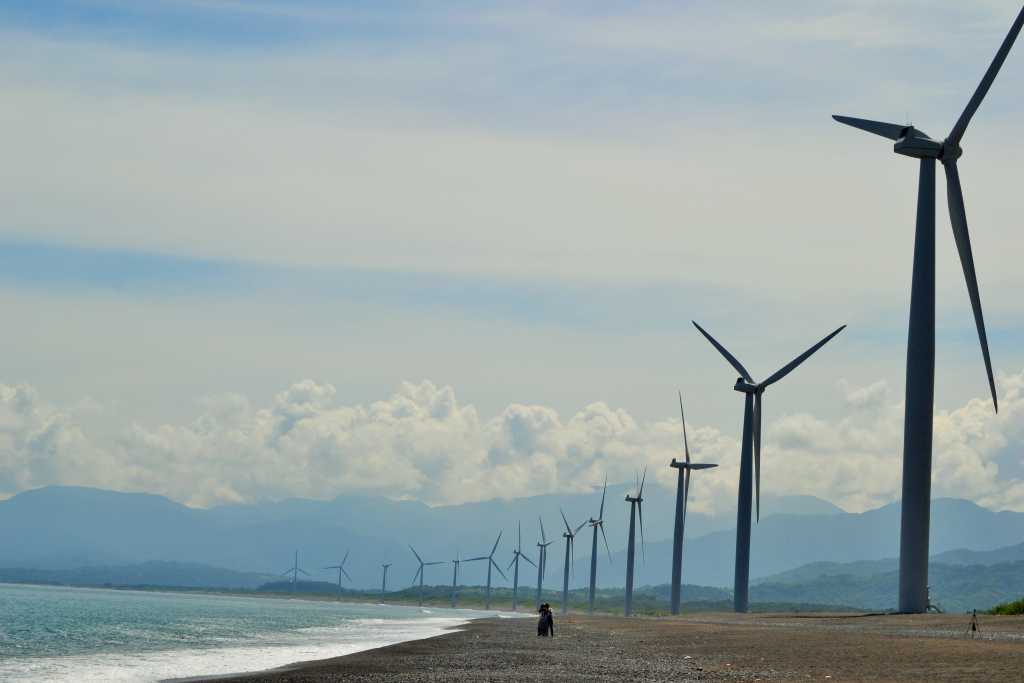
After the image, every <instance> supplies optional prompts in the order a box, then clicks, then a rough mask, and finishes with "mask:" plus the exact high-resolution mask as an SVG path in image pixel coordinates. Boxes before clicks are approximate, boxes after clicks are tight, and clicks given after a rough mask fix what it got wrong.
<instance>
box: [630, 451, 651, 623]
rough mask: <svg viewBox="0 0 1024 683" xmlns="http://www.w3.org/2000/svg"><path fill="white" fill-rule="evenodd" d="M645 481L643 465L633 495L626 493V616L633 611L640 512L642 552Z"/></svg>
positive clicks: (645, 474) (645, 469) (645, 472)
mask: <svg viewBox="0 0 1024 683" xmlns="http://www.w3.org/2000/svg"><path fill="white" fill-rule="evenodd" d="M645 481H647V468H646V467H644V476H643V478H642V479H641V478H639V477H638V478H637V487H636V488H637V492H636V495H635V496H630V495H629V494H628V493H627V494H626V502H627V503H629V542H628V545H627V546H626V610H625V613H626V616H627V617H628V616H629V615H630V614H632V613H633V566H634V562H635V560H636V516H637V513H638V512H639V513H640V552H641V554H643V553H644V482H645Z"/></svg>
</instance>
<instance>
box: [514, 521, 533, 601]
mask: <svg viewBox="0 0 1024 683" xmlns="http://www.w3.org/2000/svg"><path fill="white" fill-rule="evenodd" d="M519 558H522V559H524V560H526V561H527V562H529V563H530V564H533V560H531V559H530V558H529V557H527V556H526V553H524V552H523V523H522V522H520V523H519V545H518V546H517V547H516V548H515V549H514V550H513V551H512V561H511V562H509V563H508V567H506V569H511V568H512V567H515V572H513V574H512V611H513V612H515V611H516V608H517V607H518V606H519ZM533 566H534V567H536V566H537V565H535V564H533Z"/></svg>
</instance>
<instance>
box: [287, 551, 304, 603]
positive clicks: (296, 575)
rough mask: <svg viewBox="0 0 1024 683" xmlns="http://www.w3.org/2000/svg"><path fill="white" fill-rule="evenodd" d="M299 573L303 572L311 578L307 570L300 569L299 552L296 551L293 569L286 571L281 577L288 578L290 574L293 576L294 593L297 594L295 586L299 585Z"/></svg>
mask: <svg viewBox="0 0 1024 683" xmlns="http://www.w3.org/2000/svg"><path fill="white" fill-rule="evenodd" d="M299 572H302V573H303V574H305V575H306V576H309V573H308V572H307V571H306V570H305V569H300V568H299V551H298V550H296V551H295V564H294V565H292V568H291V569H286V570H284V571H283V572H281V576H288V575H289V574H291V575H292V593H294V592H295V586H296V585H297V584H298V583H299Z"/></svg>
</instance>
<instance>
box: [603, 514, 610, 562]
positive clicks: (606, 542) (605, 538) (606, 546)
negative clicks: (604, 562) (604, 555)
mask: <svg viewBox="0 0 1024 683" xmlns="http://www.w3.org/2000/svg"><path fill="white" fill-rule="evenodd" d="M601 538H603V539H604V549H605V550H607V551H608V564H611V562H612V549H611V548H609V547H608V537H607V536H605V534H604V523H603V522H602V523H601Z"/></svg>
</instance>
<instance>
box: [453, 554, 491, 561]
mask: <svg viewBox="0 0 1024 683" xmlns="http://www.w3.org/2000/svg"><path fill="white" fill-rule="evenodd" d="M489 559H491V556H490V555H481V556H480V557H470V558H467V559H465V560H460V562H479V561H480V560H489Z"/></svg>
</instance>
